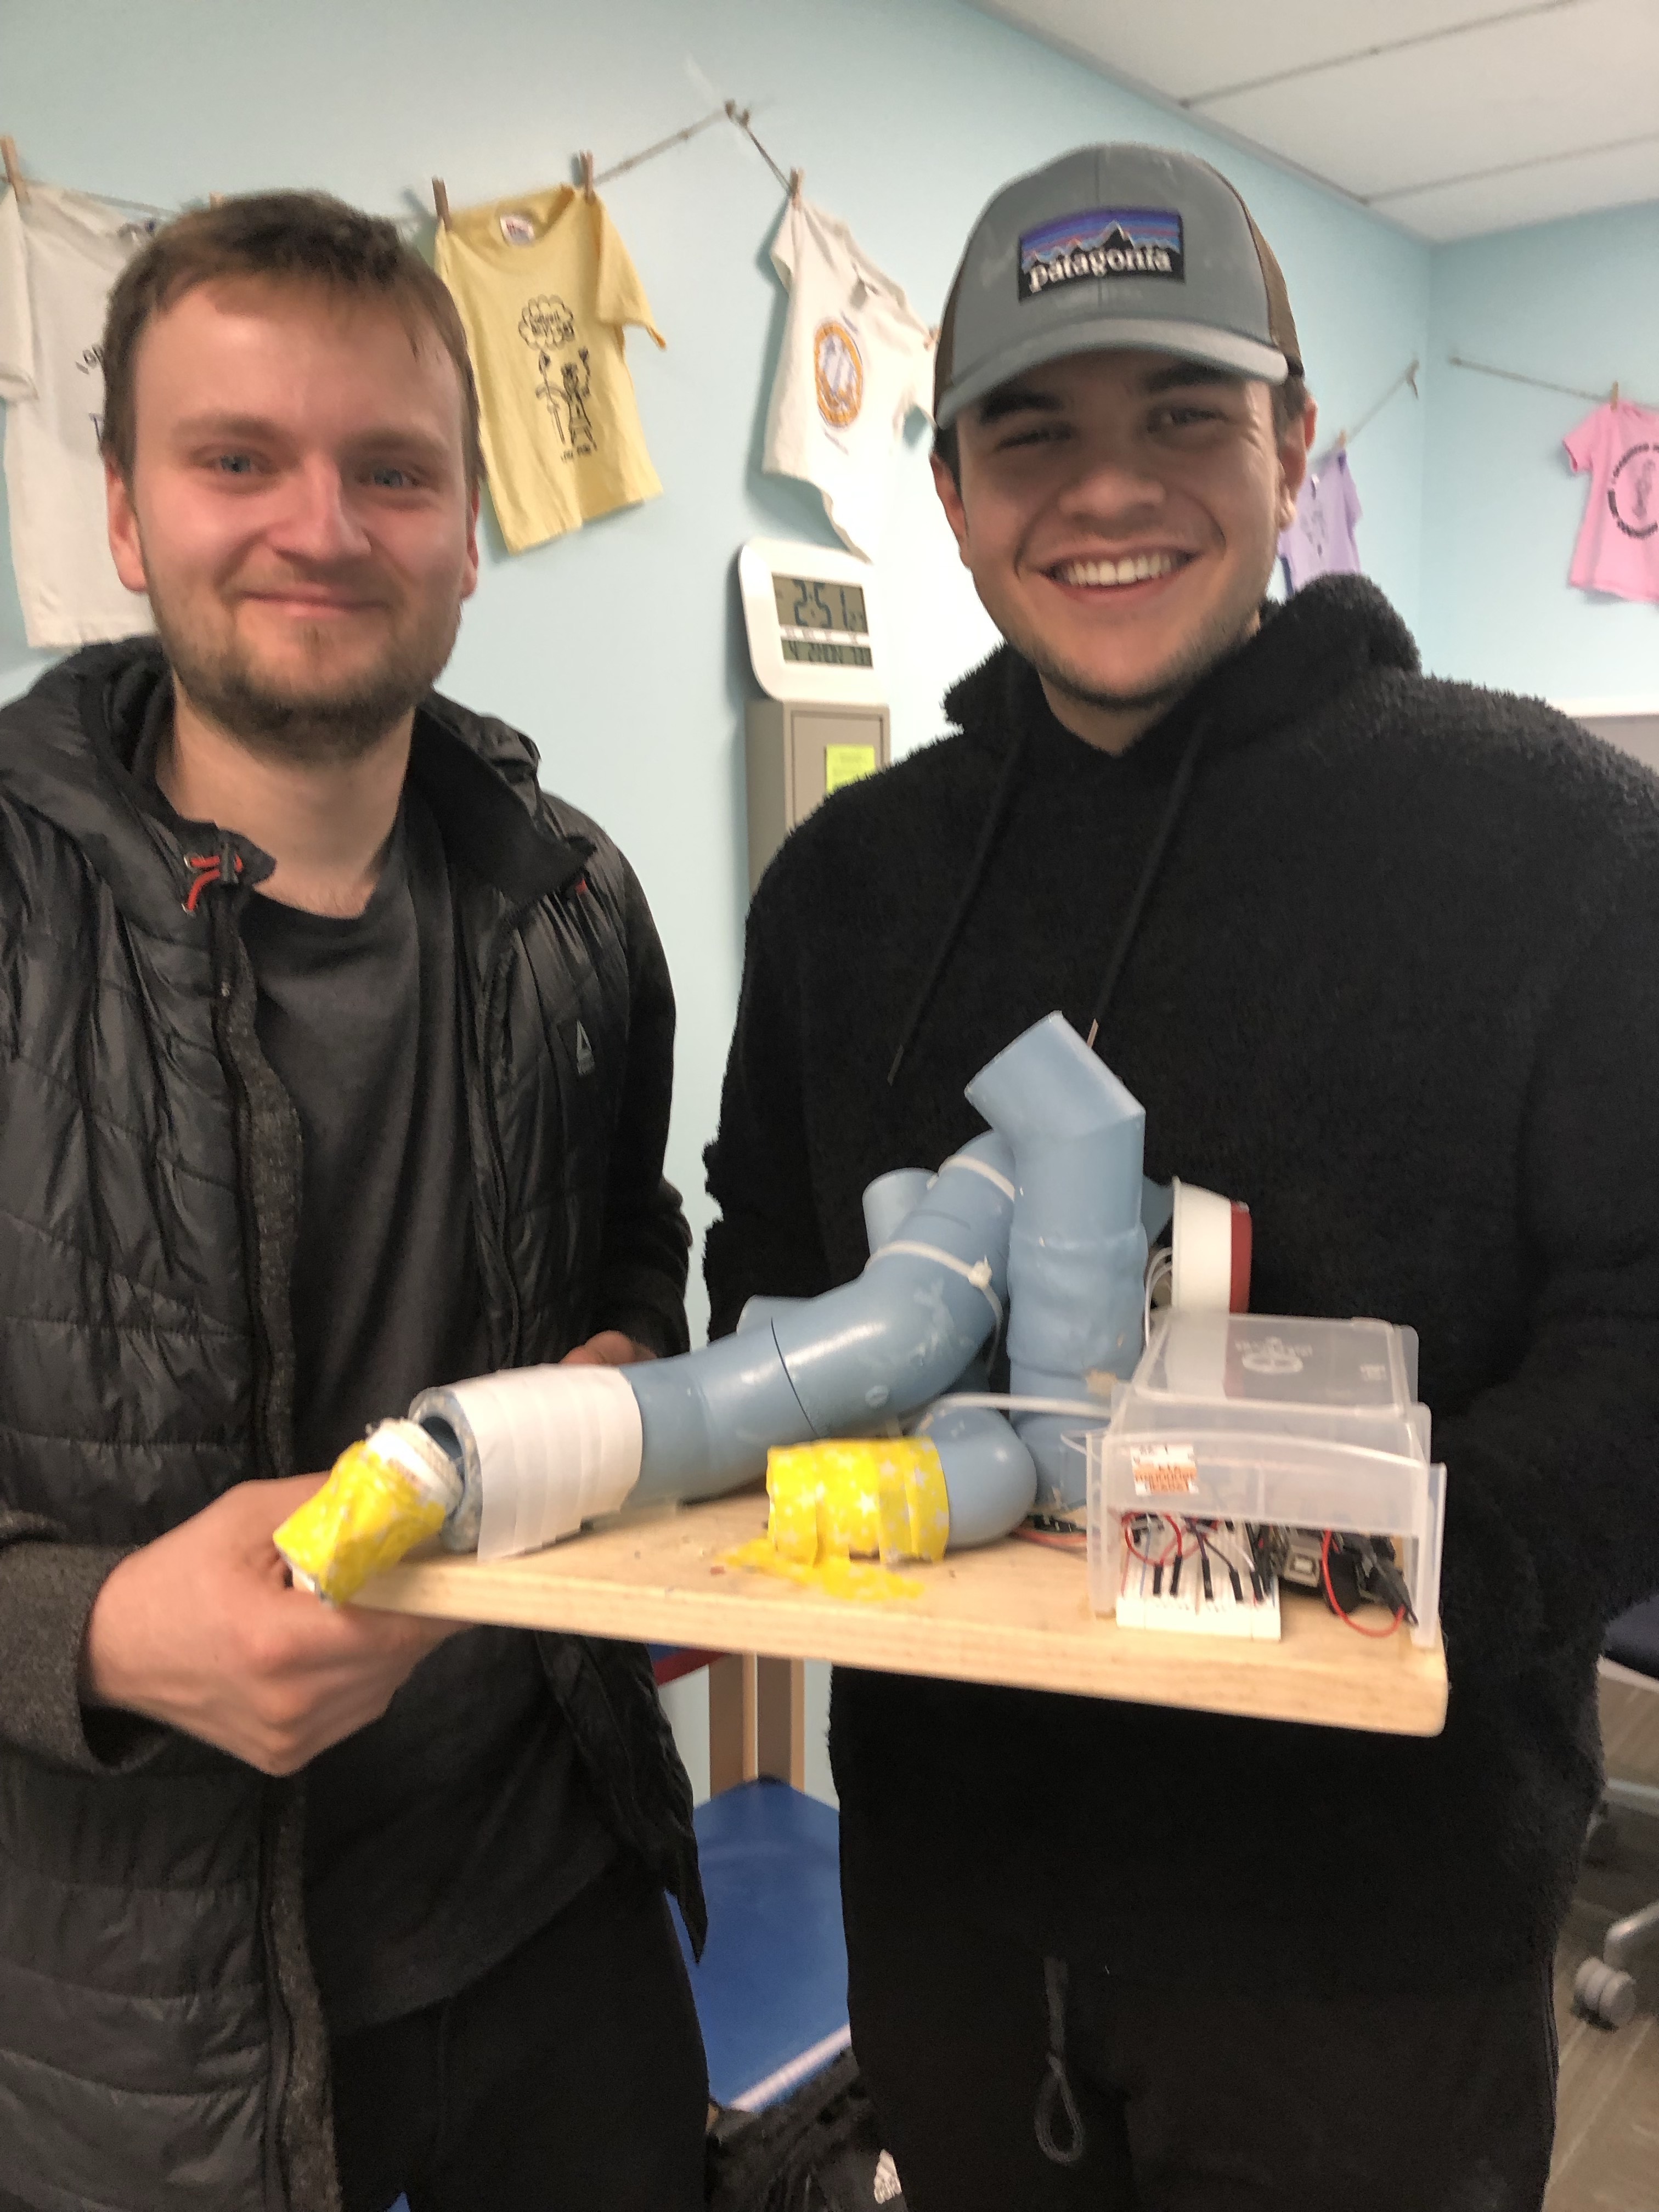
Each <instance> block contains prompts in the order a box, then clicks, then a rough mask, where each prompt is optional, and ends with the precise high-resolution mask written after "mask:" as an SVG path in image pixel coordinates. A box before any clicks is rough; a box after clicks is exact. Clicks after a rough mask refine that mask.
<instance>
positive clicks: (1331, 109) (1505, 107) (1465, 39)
mask: <svg viewBox="0 0 1659 2212" xmlns="http://www.w3.org/2000/svg"><path fill="white" fill-rule="evenodd" d="M1615 61H1616V66H1613V65H1611V64H1613V63H1614V62H1615ZM1656 86H1659V6H1655V5H1652V4H1650V0H1582V4H1581V5H1579V6H1578V7H1577V8H1573V9H1561V10H1557V11H1554V12H1552V13H1551V14H1549V15H1533V16H1529V17H1527V18H1525V19H1520V20H1510V21H1503V22H1495V23H1491V24H1486V25H1482V26H1477V27H1475V28H1474V29H1471V30H1469V31H1467V32H1465V33H1462V35H1460V36H1459V37H1457V38H1455V39H1447V40H1440V41H1438V42H1437V44H1436V45H1435V46H1432V47H1428V48H1424V47H1407V48H1406V49H1404V50H1402V51H1401V52H1397V53H1390V54H1380V55H1376V56H1375V57H1372V58H1367V59H1365V60H1363V61H1355V62H1349V63H1345V64H1340V65H1336V66H1334V67H1332V68H1330V69H1328V70H1321V71H1320V72H1319V73H1318V74H1317V75H1315V76H1298V77H1296V78H1294V79H1291V80H1289V81H1287V82H1281V83H1279V84H1275V85H1267V86H1263V87H1261V88H1260V89H1258V90H1256V91H1254V92H1248V93H1240V94H1234V95H1232V96H1231V97H1229V98H1226V99H1224V100H1213V101H1206V102H1205V103H1204V105H1203V106H1202V107H1201V108H1200V109H1199V110H1197V111H1196V112H1197V114H1198V116H1199V118H1200V120H1204V121H1214V122H1217V123H1219V124H1222V125H1225V128H1226V129H1228V130H1229V131H1235V132H1237V133H1238V134H1240V135H1241V136H1243V137H1247V138H1249V139H1252V140H1254V141H1255V143H1256V144H1257V145H1261V146H1266V147H1267V148H1269V149H1272V150H1273V152H1275V153H1279V154H1282V155H1285V157H1286V158H1287V159H1289V160H1291V161H1296V162H1297V163H1299V164H1300V165H1301V166H1303V167H1305V168H1309V169H1311V170H1313V172H1314V173H1315V174H1316V175H1317V176H1321V177H1324V178H1326V179H1328V180H1329V181H1330V182H1331V183H1333V184H1336V185H1340V186H1342V188H1343V189H1344V190H1345V191H1351V192H1354V193H1356V194H1358V196H1359V197H1361V198H1370V197H1373V196H1375V195H1376V194H1379V193H1382V192H1386V191H1400V190H1403V189H1417V188H1420V187H1424V186H1427V185H1436V184H1439V183H1442V182H1446V181H1450V180H1452V179H1462V178H1465V177H1471V176H1474V175H1476V174H1479V173H1483V172H1486V171H1488V170H1492V169H1497V168H1500V167H1513V166H1516V165H1518V164H1520V163H1522V162H1524V161H1534V160H1536V159H1538V158H1540V157H1541V156H1554V155H1562V154H1577V153H1579V152H1583V151H1589V150H1591V149H1595V148H1596V147H1600V146H1606V145H1607V144H1609V143H1621V142H1625V141H1628V140H1632V139H1636V138H1638V137H1647V136H1650V135H1651V134H1653V132H1654V131H1655V130H1656V127H1659V117H1656V112H1655V100H1654V88H1655V87H1656Z"/></svg>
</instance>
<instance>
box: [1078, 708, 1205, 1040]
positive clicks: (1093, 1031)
mask: <svg viewBox="0 0 1659 2212" xmlns="http://www.w3.org/2000/svg"><path fill="white" fill-rule="evenodd" d="M1208 728H1209V720H1208V718H1207V716H1206V715H1203V714H1200V716H1199V718H1198V720H1197V721H1196V723H1195V724H1194V726H1193V734H1192V735H1191V737H1190V738H1188V740H1187V750H1186V751H1185V752H1183V753H1182V756H1181V764H1180V766H1179V767H1178V768H1177V769H1176V772H1175V781H1174V782H1173V783H1172V784H1171V785H1170V799H1169V804H1168V805H1166V806H1165V807H1164V818H1163V820H1162V821H1161V822H1160V823H1158V835H1157V836H1155V837H1154V838H1153V840H1152V848H1151V850H1150V851H1149V852H1148V853H1147V855H1146V866H1145V867H1144V868H1142V870H1141V872H1140V881H1139V883H1138V884H1136V885H1135V895H1134V896H1133V898H1132V899H1131V900H1130V902H1129V911H1128V912H1127V914H1126V915H1124V917H1123V927H1122V928H1121V929H1120V930H1119V932H1118V933H1117V943H1116V944H1115V945H1114V946H1113V947H1112V957H1111V958H1110V960H1109V962H1108V963H1107V964H1106V980H1105V981H1104V982H1103V983H1102V985H1101V987H1100V996H1099V997H1098V998H1097V1000H1095V1005H1094V1012H1092V1013H1091V1015H1090V1017H1089V1030H1088V1034H1087V1035H1086V1036H1085V1038H1084V1040H1083V1042H1085V1044H1086V1045H1087V1046H1088V1048H1089V1049H1090V1051H1091V1052H1092V1051H1093V1050H1094V1048H1095V1039H1096V1038H1097V1036H1099V1035H1100V1025H1101V1024H1102V1022H1103V1021H1104V1020H1105V1018H1106V1010H1107V1008H1108V1007H1109V1006H1110V1005H1111V1003H1112V1000H1113V997H1114V995H1115V993H1116V990H1117V985H1118V978H1119V977H1120V976H1121V975H1122V973H1123V969H1124V965H1125V963H1126V962H1127V959H1128V957H1129V950H1130V947H1131V946H1132V945H1133V943H1134V941H1135V936H1136V933H1137V932H1138V931H1139V927H1140V917H1141V916H1142V915H1143V914H1145V913H1146V902H1147V901H1148V900H1149V899H1150V898H1151V897H1152V886H1153V884H1156V883H1157V881H1158V875H1159V873H1160V872H1161V871H1162V869H1163V866H1164V854H1166V853H1167V852H1168V851H1169V849H1170V839H1171V838H1172V837H1173V836H1175V833H1176V823H1178V822H1179V821H1180V819H1181V816H1182V810H1183V808H1184V807H1185V806H1186V804H1187V793H1188V792H1189V791H1190V790H1191V789H1192V783H1193V771H1194V769H1196V768H1197V766H1198V756H1199V750H1200V747H1201V746H1202V744H1203V743H1204V738H1205V733H1206V731H1207V730H1208Z"/></svg>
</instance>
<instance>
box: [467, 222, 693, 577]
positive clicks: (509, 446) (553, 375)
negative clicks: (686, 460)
mask: <svg viewBox="0 0 1659 2212" xmlns="http://www.w3.org/2000/svg"><path fill="white" fill-rule="evenodd" d="M437 262H438V273H439V275H440V276H441V277H442V278H443V280H444V282H445V283H446V284H447V285H448V287H449V289H450V290H451V292H452V293H453V295H454V298H455V303H456V305H457V307H459V309H460V312H461V319H462V321H463V322H464V323H465V325H466V334H467V343H468V345H469V347H470V348H471V354H472V365H473V371H474V374H476V376H477V380H478V402H479V409H480V413H481V415H482V418H483V448H484V466H485V470H486V471H487V473H488V477H489V492H490V497H491V499H492V500H493V501H494V502H495V513H496V516H497V519H498V520H499V521H500V523H501V535H502V536H503V537H504V538H506V540H507V546H508V548H509V550H511V551H513V552H514V553H520V552H523V551H524V550H525V549H526V547H527V546H531V545H539V544H542V543H543V542H544V540H545V539H547V538H556V537H558V536H560V535H561V533H562V532H565V531H567V530H575V529H579V528H580V526H581V525H582V523H583V522H584V521H586V520H591V519H592V517H594V516H596V515H600V514H608V513H611V510H612V509H613V508H616V507H628V506H631V505H633V504H635V502H636V501H640V500H645V499H653V498H654V497H655V496H656V495H657V494H658V493H659V491H660V490H661V489H662V485H661V483H660V482H659V479H658V477H657V472H656V471H655V469H653V467H652V465H651V456H650V455H649V453H647V451H646V447H645V434H644V431H643V430H642V428H641V424H640V416H639V405H638V402H637V400H636V399H635V394H634V381H633V379H632V377H631V376H630V375H629V371H628V362H627V357H626V352H625V343H624V332H625V330H626V327H627V325H629V324H630V323H633V324H636V325H639V326H640V327H641V328H642V329H644V330H647V331H649V332H650V334H651V336H652V337H653V338H655V340H656V342H657V343H658V344H659V345H661V344H662V343H664V341H663V338H662V337H661V335H660V333H659V331H657V330H656V328H655V326H654V325H653V323H652V320H651V309H650V307H649V305H648V304H647V300H646V297H645V293H644V290H643V288H642V287H641V283H640V280H639V276H638V273H637V271H636V270H635V267H634V264H633V263H632V261H631V260H630V259H629V256H628V250H627V248H626V247H625V246H623V242H622V240H621V239H620V238H619V237H618V236H617V232H616V229H615V227H614V226H613V225H612V223H611V218H610V216H609V215H608V214H607V213H606V211H605V205H604V204H603V202H602V201H599V200H597V199H593V200H589V199H587V198H586V197H584V196H583V194H582V193H580V191H576V190H575V189H574V186H570V185H562V186H559V187H558V188H556V189H555V190H553V191H546V192H536V193H532V194H531V195H530V197H528V198H527V199H518V200H513V201H512V202H510V203H509V202H505V201H503V202H501V203H499V204H496V205H495V206H493V207H483V208H469V209H467V210H465V212H464V213H461V214H459V215H457V216H455V217H454V218H453V224H452V227H451V228H449V229H447V230H440V232H439V233H438V252H437Z"/></svg>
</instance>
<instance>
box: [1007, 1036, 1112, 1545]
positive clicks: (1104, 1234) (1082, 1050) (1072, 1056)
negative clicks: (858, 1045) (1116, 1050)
mask: <svg viewBox="0 0 1659 2212" xmlns="http://www.w3.org/2000/svg"><path fill="white" fill-rule="evenodd" d="M968 1097H969V1103H970V1104H972V1105H974V1106H975V1107H976V1108H977V1109H979V1111H980V1112H981V1114H982V1115H984V1116H985V1119H986V1120H987V1121H988V1122H989V1123H990V1124H991V1127H993V1128H994V1129H995V1130H997V1131H999V1132H1000V1134H1001V1135H1003V1136H1005V1137H1006V1139H1008V1141H1009V1143H1010V1144H1011V1145H1012V1147H1013V1152H1014V1183H1015V1188H1016V1191H1017V1194H1018V1195H1017V1199H1016V1202H1015V1207H1014V1223H1013V1231H1012V1238H1011V1242H1010V1247H1009V1254H1008V1287H1009V1300H1010V1318H1009V1326H1008V1361H1009V1369H1010V1380H1011V1387H1012V1393H1013V1395H1015V1396H1016V1397H1036V1398H1063V1399H1069V1400H1072V1401H1078V1400H1080V1399H1081V1398H1083V1396H1084V1395H1085V1393H1086V1392H1087V1391H1088V1390H1089V1388H1090V1384H1089V1377H1090V1376H1093V1375H1098V1374H1102V1373H1109V1374H1113V1375H1126V1376H1127V1374H1129V1373H1130V1372H1131V1371H1132V1370H1133V1367H1134V1364H1135V1362H1136V1360H1137V1359H1139V1357H1140V1351H1141V1338H1142V1299H1143V1297H1144V1294H1145V1285H1146V1229H1145V1227H1144V1226H1143V1225H1142V1219H1141V1207H1142V1202H1143V1198H1144V1195H1145V1194H1144V1192H1143V1188H1142V1177H1141V1158H1142V1153H1143V1152H1144V1149H1145V1138H1146V1114H1145V1112H1144V1110H1143V1109H1142V1108H1141V1106H1140V1104H1139V1101H1138V1100H1136V1099H1135V1098H1133V1097H1132V1096H1131V1095H1130V1093H1129V1092H1128V1091H1127V1090H1125V1088H1124V1086H1123V1085H1122V1084H1121V1083H1120V1082H1119V1081H1118V1079H1117V1078H1116V1076H1115V1075H1114V1074H1113V1073H1112V1072H1111V1070H1110V1069H1109V1067H1108V1066H1106V1065H1105V1064H1104V1062H1103V1061H1102V1060H1099V1059H1097V1056H1096V1055H1095V1054H1093V1053H1092V1052H1091V1051H1090V1050H1089V1048H1088V1047H1087V1046H1086V1045H1085V1043H1084V1042H1083V1040H1082V1038H1081V1037H1080V1036H1079V1035H1078V1033H1077V1031H1076V1030H1074V1029H1073V1028H1072V1027H1071V1025H1070V1024H1069V1023H1067V1022H1066V1020H1065V1018H1063V1017H1062V1016H1061V1015H1060V1014H1050V1015H1049V1016H1048V1018H1047V1019H1046V1020H1044V1021H1041V1022H1038V1023H1037V1024H1036V1026H1035V1027H1034V1028H1031V1029H1029V1030H1026V1031H1025V1033H1024V1036H1019V1037H1017V1038H1016V1039H1015V1040H1014V1042H1013V1043H1012V1044H1011V1045H1010V1046H1008V1048H1006V1051H1003V1052H1000V1053H999V1054H998V1055H997V1057H996V1058H995V1059H994V1060H992V1061H991V1062H990V1064H989V1065H988V1066H986V1067H982V1068H981V1070H980V1072H979V1073H978V1074H977V1075H976V1076H975V1078H974V1079H973V1081H972V1082H971V1083H970V1084H969V1085H968ZM1014 1426H1015V1428H1016V1429H1017V1430H1018V1432H1019V1435H1020V1437H1021V1439H1022V1441H1023V1442H1024V1443H1025V1445H1026V1446H1027V1448H1028V1449H1030V1453H1031V1455H1032V1457H1033V1458H1034V1459H1035V1461H1036V1468H1037V1475H1038V1480H1039V1495H1040V1496H1041V1497H1042V1498H1043V1500H1044V1501H1045V1502H1048V1501H1049V1500H1053V1501H1054V1502H1055V1503H1057V1504H1066V1505H1076V1504H1081V1502H1082V1499H1083V1496H1084V1492H1085V1488H1086V1486H1087V1483H1086V1468H1085V1461H1084V1455H1083V1454H1082V1452H1081V1451H1080V1450H1079V1449H1077V1447H1076V1444H1075V1443H1074V1442H1068V1441H1067V1437H1068V1436H1071V1437H1074V1436H1075V1432H1076V1431H1077V1429H1078V1427H1079V1419H1078V1418H1077V1417H1069V1418H1068V1417H1067V1416H1066V1415H1064V1414H1048V1413H1016V1414H1015V1416H1014Z"/></svg>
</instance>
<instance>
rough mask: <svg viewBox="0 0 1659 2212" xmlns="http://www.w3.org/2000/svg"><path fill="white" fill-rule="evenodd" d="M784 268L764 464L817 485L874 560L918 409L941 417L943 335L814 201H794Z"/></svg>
mask: <svg viewBox="0 0 1659 2212" xmlns="http://www.w3.org/2000/svg"><path fill="white" fill-rule="evenodd" d="M772 265H773V267H774V268H775V270H777V272H778V274H779V276H781V278H782V279H783V281H784V283H786V284H787V286H788V288H789V314H788V319H787V322H786V323H785V325H784V331H783V351H782V354H781V356H780V357H779V361H778V373H777V375H776V377H775V380H774V381H773V385H772V402H771V405H770V407H769V409H768V410H767V416H766V452H765V455H764V461H763V465H764V466H765V468H766V470H767V471H768V472H769V474H770V475H772V476H778V477H804V478H805V481H806V482H807V483H810V484H816V485H817V488H818V489H819V490H820V491H821V492H822V493H823V504H824V508H825V511H826V512H827V513H828V514H829V520H830V521H831V522H832V523H833V524H834V525H835V527H836V533H837V535H838V536H839V537H840V538H842V540H843V542H844V543H845V544H848V545H850V546H851V547H852V549H853V550H854V552H855V553H862V554H863V555H865V556H866V558H868V557H869V556H870V555H871V554H872V551H873V550H874V547H875V544H876V540H877V539H878V537H879V536H880V534H881V518H882V511H883V509H884V507H885V505H886V497H887V470H888V465H889V463H890V459H891V457H892V451H893V447H894V446H895V444H896V442H897V440H898V437H899V434H900V433H901V431H902V429H903V428H904V425H905V422H906V421H907V419H908V416H909V415H910V412H911V410H913V409H915V410H919V411H920V412H921V414H923V415H926V416H928V417H929V419H930V420H931V419H932V402H933V333H932V331H930V330H929V329H928V327H927V324H926V323H924V322H923V321H922V319H921V316H920V315H918V314H917V313H916V311H915V308H914V307H912V306H911V305H910V303H909V301H908V300H907V299H906V298H905V296H904V295H903V293H902V291H901V290H900V289H899V288H898V286H897V285H896V283H894V282H893V280H892V278H891V277H890V276H883V274H882V273H881V271H880V270H879V269H878V268H877V267H876V265H875V264H874V263H873V262H872V261H871V260H870V259H869V258H868V257H867V255H866V254H865V253H863V252H860V248H859V246H858V244H857V242H856V241H855V240H854V238H853V236H852V234H851V233H850V232H849V231H848V228H847V226H846V224H845V223H842V222H836V219H835V217H834V216H829V215H826V214H825V213H824V211H823V209H822V208H819V207H814V206H813V204H812V203H811V201H810V200H808V199H805V198H800V199H796V200H793V201H792V202H791V203H790V204H789V205H788V206H787V208H785V210H784V211H783V221H782V222H781V223H780V224H779V225H778V233H777V236H776V237H775V239H774V240H772Z"/></svg>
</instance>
